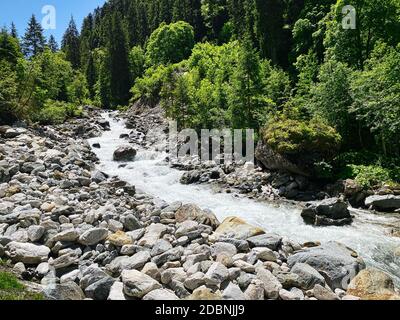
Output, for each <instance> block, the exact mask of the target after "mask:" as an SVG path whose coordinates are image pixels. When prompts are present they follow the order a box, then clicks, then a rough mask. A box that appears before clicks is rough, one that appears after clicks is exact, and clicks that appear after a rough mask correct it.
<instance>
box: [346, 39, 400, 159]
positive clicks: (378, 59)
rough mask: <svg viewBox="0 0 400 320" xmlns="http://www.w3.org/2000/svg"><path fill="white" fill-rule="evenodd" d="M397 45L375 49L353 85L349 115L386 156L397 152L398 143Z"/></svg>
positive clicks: (399, 87)
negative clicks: (374, 139)
mask: <svg viewBox="0 0 400 320" xmlns="http://www.w3.org/2000/svg"><path fill="white" fill-rule="evenodd" d="M399 62H400V45H399V46H397V48H391V47H388V46H387V45H384V44H382V45H378V46H377V47H376V48H375V50H374V52H373V53H372V57H371V59H369V60H368V62H367V65H366V69H365V70H364V71H359V72H355V74H354V76H353V81H352V90H353V95H354V104H353V106H352V108H351V111H352V112H353V113H354V115H355V116H356V118H357V119H359V120H360V121H362V123H363V124H364V125H365V126H366V127H367V128H368V129H369V130H370V132H372V133H373V134H374V135H375V137H376V140H377V143H378V146H380V147H381V150H382V152H383V153H384V154H385V155H388V154H390V153H396V152H398V147H399V141H400V118H399V114H400V64H399Z"/></svg>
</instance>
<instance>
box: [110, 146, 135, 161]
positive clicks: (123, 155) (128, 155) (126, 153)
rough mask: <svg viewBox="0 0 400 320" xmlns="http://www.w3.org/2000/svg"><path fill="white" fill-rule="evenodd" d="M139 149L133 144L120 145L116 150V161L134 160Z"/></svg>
mask: <svg viewBox="0 0 400 320" xmlns="http://www.w3.org/2000/svg"><path fill="white" fill-rule="evenodd" d="M136 154H137V151H136V150H135V149H134V148H133V147H131V146H120V147H118V148H117V150H115V151H114V156H113V158H114V161H133V160H134V159H135V157H136Z"/></svg>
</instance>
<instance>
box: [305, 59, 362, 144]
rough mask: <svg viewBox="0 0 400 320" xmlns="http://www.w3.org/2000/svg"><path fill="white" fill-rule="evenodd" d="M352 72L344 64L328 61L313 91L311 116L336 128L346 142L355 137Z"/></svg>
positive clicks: (323, 66) (322, 68)
mask: <svg viewBox="0 0 400 320" xmlns="http://www.w3.org/2000/svg"><path fill="white" fill-rule="evenodd" d="M351 75H352V73H351V70H350V69H349V68H348V67H347V66H346V65H345V64H343V63H341V62H337V61H335V60H328V61H327V62H325V63H324V64H323V65H321V67H320V70H319V74H318V82H317V83H316V84H315V85H314V86H313V87H312V89H311V99H310V100H311V101H310V105H309V109H310V111H311V112H310V114H312V115H317V116H320V117H323V118H324V119H326V120H327V121H328V123H329V124H330V125H331V126H333V127H335V128H336V129H337V130H338V132H339V133H340V134H341V136H342V137H343V138H344V142H345V143H348V142H349V140H351V139H352V137H354V135H353V134H352V133H353V128H354V125H355V124H356V120H355V118H354V116H352V115H351V114H350V113H349V107H350V106H351V104H352V103H353V100H352V97H351V89H350V78H351Z"/></svg>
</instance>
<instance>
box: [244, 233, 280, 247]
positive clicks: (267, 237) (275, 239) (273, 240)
mask: <svg viewBox="0 0 400 320" xmlns="http://www.w3.org/2000/svg"><path fill="white" fill-rule="evenodd" d="M247 242H248V243H249V244H250V247H266V248H268V249H271V250H273V251H277V250H278V248H279V246H280V245H281V243H282V237H281V236H278V235H277V234H273V233H265V234H261V235H258V236H254V237H250V238H248V239H247Z"/></svg>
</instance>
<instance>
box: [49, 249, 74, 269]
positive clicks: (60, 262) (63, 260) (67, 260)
mask: <svg viewBox="0 0 400 320" xmlns="http://www.w3.org/2000/svg"><path fill="white" fill-rule="evenodd" d="M51 259H52V258H51ZM51 259H50V260H51ZM78 262H79V257H78V256H77V255H76V253H75V252H69V253H67V254H64V255H62V256H60V257H58V258H57V259H54V260H51V261H49V264H50V266H52V267H53V268H54V269H56V270H58V269H64V268H67V267H69V266H72V265H75V264H76V265H77V264H78Z"/></svg>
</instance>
